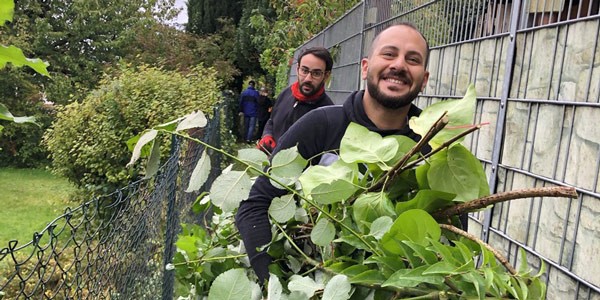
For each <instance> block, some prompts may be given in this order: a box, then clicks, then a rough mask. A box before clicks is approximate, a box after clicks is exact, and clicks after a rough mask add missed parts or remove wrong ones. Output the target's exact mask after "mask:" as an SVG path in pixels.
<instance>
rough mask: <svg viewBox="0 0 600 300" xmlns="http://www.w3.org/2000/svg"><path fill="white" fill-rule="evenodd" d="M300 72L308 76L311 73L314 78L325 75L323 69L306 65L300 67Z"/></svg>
mask: <svg viewBox="0 0 600 300" xmlns="http://www.w3.org/2000/svg"><path fill="white" fill-rule="evenodd" d="M298 73H299V74H300V75H302V76H308V74H310V75H311V76H312V78H314V79H321V77H323V75H324V74H325V72H323V71H321V70H311V69H309V68H305V67H302V68H300V69H298Z"/></svg>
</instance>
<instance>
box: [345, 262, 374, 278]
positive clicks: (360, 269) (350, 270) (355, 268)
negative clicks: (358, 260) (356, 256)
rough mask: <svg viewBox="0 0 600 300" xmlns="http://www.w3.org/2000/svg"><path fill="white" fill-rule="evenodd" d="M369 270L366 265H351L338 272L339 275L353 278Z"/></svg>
mask: <svg viewBox="0 0 600 300" xmlns="http://www.w3.org/2000/svg"><path fill="white" fill-rule="evenodd" d="M368 270H369V267H368V266H366V265H351V266H349V267H347V268H345V269H343V270H342V271H340V272H339V273H340V274H344V275H346V276H349V277H354V276H356V275H358V274H360V273H364V272H366V271H368Z"/></svg>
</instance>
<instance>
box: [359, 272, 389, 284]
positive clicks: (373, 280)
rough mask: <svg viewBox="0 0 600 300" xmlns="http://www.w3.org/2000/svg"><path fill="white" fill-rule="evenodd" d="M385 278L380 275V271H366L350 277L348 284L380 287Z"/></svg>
mask: <svg viewBox="0 0 600 300" xmlns="http://www.w3.org/2000/svg"><path fill="white" fill-rule="evenodd" d="M385 280H386V278H385V277H384V276H383V275H382V274H381V271H380V270H367V271H365V272H362V273H360V274H357V275H355V276H351V277H350V283H358V284H367V285H381V284H382V283H383V282H385Z"/></svg>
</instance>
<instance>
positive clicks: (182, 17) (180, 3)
mask: <svg viewBox="0 0 600 300" xmlns="http://www.w3.org/2000/svg"><path fill="white" fill-rule="evenodd" d="M185 2H186V0H175V7H178V8H183V10H182V11H181V13H179V16H178V17H177V20H176V22H177V23H178V24H184V23H187V12H186V8H187V6H186V5H185Z"/></svg>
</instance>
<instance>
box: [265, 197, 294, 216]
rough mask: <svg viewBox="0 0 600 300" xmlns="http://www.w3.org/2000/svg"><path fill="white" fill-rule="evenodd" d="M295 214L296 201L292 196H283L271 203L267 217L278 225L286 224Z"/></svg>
mask: <svg viewBox="0 0 600 300" xmlns="http://www.w3.org/2000/svg"><path fill="white" fill-rule="evenodd" d="M295 213H296V200H294V195H291V194H290V195H284V196H282V197H277V198H275V199H273V201H271V205H269V215H270V216H271V217H272V218H273V219H275V221H277V222H279V223H286V222H287V221H289V220H290V219H291V218H292V217H294V214H295Z"/></svg>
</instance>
